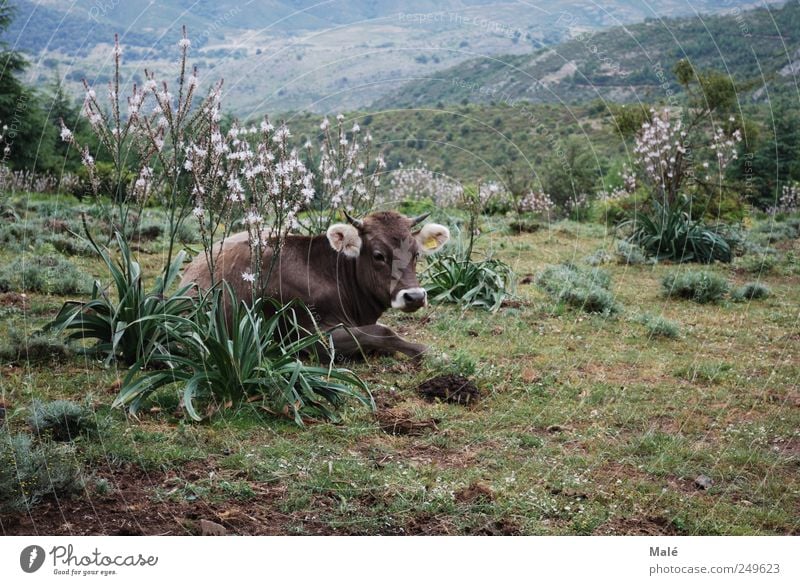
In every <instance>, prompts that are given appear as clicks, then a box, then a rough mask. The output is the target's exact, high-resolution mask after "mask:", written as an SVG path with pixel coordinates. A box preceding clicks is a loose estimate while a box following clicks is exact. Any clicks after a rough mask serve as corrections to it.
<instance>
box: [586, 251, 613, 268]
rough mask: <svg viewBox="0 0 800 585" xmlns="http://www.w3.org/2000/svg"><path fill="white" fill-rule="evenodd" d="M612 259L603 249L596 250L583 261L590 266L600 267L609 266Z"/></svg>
mask: <svg viewBox="0 0 800 585" xmlns="http://www.w3.org/2000/svg"><path fill="white" fill-rule="evenodd" d="M612 258H613V257H612V256H611V254H609V253H608V252H606V251H605V250H603V249H602V248H601V249H599V250H596V251H595V252H594V253H593V254H592V255H591V256H587V257H586V258H584V259H583V261H584V262H585V263H586V264H588V265H589V266H600V265H602V264H608V263H609V262H611V260H612Z"/></svg>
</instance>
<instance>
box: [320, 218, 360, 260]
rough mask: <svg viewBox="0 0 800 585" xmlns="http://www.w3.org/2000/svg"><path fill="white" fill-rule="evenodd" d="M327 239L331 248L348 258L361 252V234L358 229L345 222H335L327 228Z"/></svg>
mask: <svg viewBox="0 0 800 585" xmlns="http://www.w3.org/2000/svg"><path fill="white" fill-rule="evenodd" d="M328 241H329V242H330V243H331V248H333V249H334V250H336V251H337V252H341V253H342V254H344V255H345V256H349V257H350V258H356V257H358V255H359V254H360V253H361V236H359V235H358V230H357V229H356V228H354V227H353V226H351V225H349V224H346V223H335V224H333V225H332V226H331V227H329V228H328Z"/></svg>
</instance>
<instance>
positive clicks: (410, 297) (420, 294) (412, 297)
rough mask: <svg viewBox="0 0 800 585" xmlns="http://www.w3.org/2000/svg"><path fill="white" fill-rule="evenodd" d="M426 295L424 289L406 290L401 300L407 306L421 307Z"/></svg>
mask: <svg viewBox="0 0 800 585" xmlns="http://www.w3.org/2000/svg"><path fill="white" fill-rule="evenodd" d="M427 294H428V293H426V292H425V289H424V288H417V289H412V290H407V291H405V292H404V293H403V300H404V301H405V302H406V305H407V306H415V307H421V306H423V305H424V304H425V297H426V296H427Z"/></svg>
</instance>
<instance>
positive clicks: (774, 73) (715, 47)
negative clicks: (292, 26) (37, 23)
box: [374, 0, 800, 109]
mask: <svg viewBox="0 0 800 585" xmlns="http://www.w3.org/2000/svg"><path fill="white" fill-rule="evenodd" d="M683 58H687V59H689V60H690V61H691V62H692V63H693V64H694V65H695V67H696V68H697V69H699V70H704V69H709V68H713V69H717V70H720V71H722V72H727V73H729V74H730V75H731V76H733V78H734V79H735V80H736V82H737V84H738V85H739V87H740V88H745V87H747V88H748V89H749V91H748V92H747V93H748V95H749V96H750V97H752V98H754V99H762V100H765V99H767V97H768V95H769V92H772V93H773V94H774V93H775V92H778V93H780V92H782V91H790V92H794V95H795V96H796V95H798V94H797V93H796V92H797V91H798V81H799V80H800V2H798V1H797V0H792V1H791V2H788V3H787V4H785V5H783V6H779V7H774V6H773V7H761V8H757V9H754V10H751V11H746V12H745V11H742V10H741V9H739V8H732V9H728V10H727V11H725V12H723V13H721V14H716V15H703V16H696V17H692V18H666V19H647V20H646V21H644V22H643V23H640V24H635V25H630V26H620V27H615V28H612V29H609V30H606V31H601V32H595V33H591V32H590V33H582V34H579V35H576V36H575V37H574V38H573V39H571V40H569V41H566V42H563V43H560V44H558V45H556V46H553V47H549V48H543V49H541V50H538V51H535V52H533V53H531V54H528V55H508V56H502V57H498V56H490V57H481V58H477V59H472V60H470V61H467V62H465V63H461V64H459V65H458V66H456V67H452V68H449V69H446V70H444V71H440V72H437V73H436V74H435V75H431V76H420V78H419V79H417V80H414V81H412V82H410V83H408V84H407V85H406V86H404V87H403V88H402V89H401V90H400V91H398V92H395V93H394V94H392V95H390V96H386V97H384V98H382V99H380V100H378V101H376V103H375V104H374V107H375V108H377V109H380V108H402V107H424V106H431V105H435V104H439V105H441V104H454V103H467V102H469V103H476V102H478V103H488V102H508V103H513V102H516V101H518V100H524V101H529V102H539V103H560V102H569V103H575V102H581V101H587V100H594V99H603V100H609V101H615V102H633V101H640V100H641V101H646V102H647V101H659V100H664V99H668V98H669V96H670V92H676V91H678V90H679V89H680V88H679V87H678V86H677V84H676V82H675V81H674V77H673V75H672V72H671V69H672V67H673V66H674V64H675V63H676V62H677V61H678V60H680V59H683Z"/></svg>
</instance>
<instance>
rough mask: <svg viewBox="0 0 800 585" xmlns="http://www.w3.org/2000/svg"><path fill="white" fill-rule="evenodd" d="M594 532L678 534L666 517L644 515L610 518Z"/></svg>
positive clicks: (603, 533) (630, 534) (638, 534)
mask: <svg viewBox="0 0 800 585" xmlns="http://www.w3.org/2000/svg"><path fill="white" fill-rule="evenodd" d="M594 534H595V535H598V536H600V535H627V536H664V535H669V536H671V535H676V534H678V531H677V530H675V527H674V526H673V525H672V524H671V523H670V521H669V520H667V519H666V518H660V517H657V516H646V517H643V518H612V519H610V520H608V521H607V522H605V523H603V524H601V525H600V526H598V527H597V528H596V529H595V531H594Z"/></svg>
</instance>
